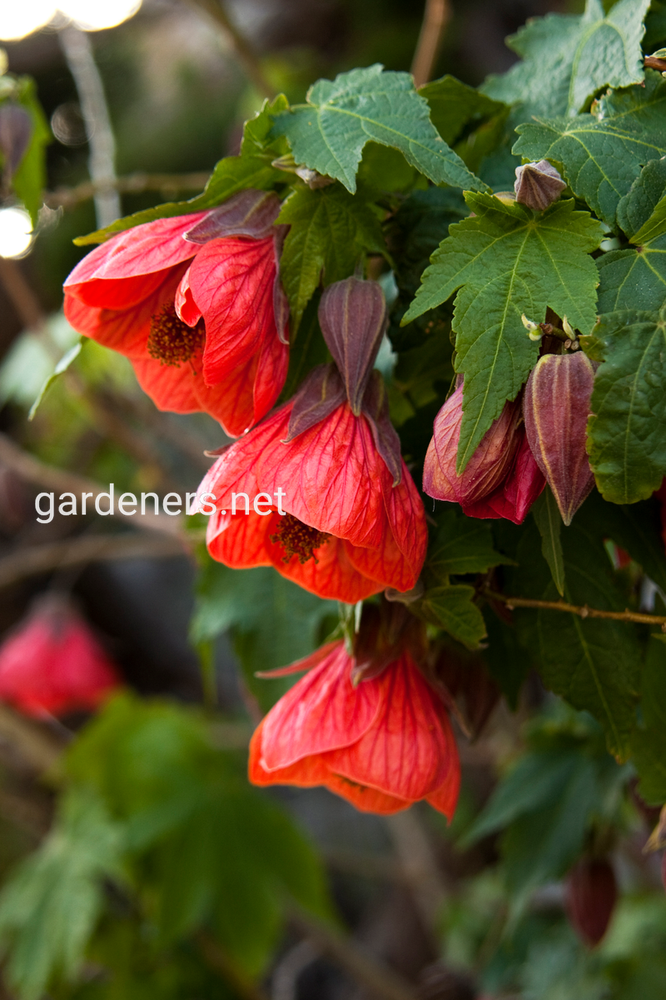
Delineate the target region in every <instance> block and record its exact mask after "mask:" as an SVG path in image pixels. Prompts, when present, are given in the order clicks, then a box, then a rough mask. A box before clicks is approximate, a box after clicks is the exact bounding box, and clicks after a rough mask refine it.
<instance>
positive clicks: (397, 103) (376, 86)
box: [272, 63, 486, 194]
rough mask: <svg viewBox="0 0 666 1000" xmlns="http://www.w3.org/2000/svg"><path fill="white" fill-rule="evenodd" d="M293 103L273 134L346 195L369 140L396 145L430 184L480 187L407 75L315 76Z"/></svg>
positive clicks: (375, 70)
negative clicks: (304, 97) (302, 97)
mask: <svg viewBox="0 0 666 1000" xmlns="http://www.w3.org/2000/svg"><path fill="white" fill-rule="evenodd" d="M307 101H308V103H307V104H299V105H295V106H294V107H292V108H290V109H289V110H288V111H285V112H283V113H282V114H278V115H276V116H275V125H274V127H273V132H272V135H274V136H281V135H284V136H286V137H287V139H288V141H289V145H290V146H291V150H292V153H293V155H294V158H295V160H296V161H297V163H299V164H304V165H305V166H306V167H309V168H310V169H311V170H317V171H318V172H319V173H320V174H324V175H326V176H328V177H333V178H335V179H336V180H339V181H341V183H342V184H344V186H345V187H346V188H347V190H348V191H351V193H352V194H353V193H354V192H355V191H356V172H357V170H358V165H359V163H360V161H361V156H362V153H363V147H364V146H365V144H366V143H367V142H370V141H373V142H377V143H380V144H381V145H383V146H392V147H394V148H395V149H399V150H400V152H401V153H402V154H403V155H404V157H405V159H406V160H407V162H408V163H411V164H412V166H414V167H416V168H417V169H418V170H420V171H421V173H422V174H425V175H426V177H428V178H429V179H430V180H431V181H433V183H435V184H451V185H452V186H454V187H462V188H472V189H474V190H485V187H486V186H485V184H484V183H483V182H482V181H480V180H479V179H478V177H475V176H474V174H472V173H470V171H469V170H468V169H467V167H466V166H465V164H464V163H463V161H462V160H461V159H460V157H459V156H457V154H456V153H454V152H453V150H452V149H450V147H449V146H447V144H446V143H445V142H444V140H443V139H442V138H441V136H440V135H439V133H438V132H437V130H436V128H435V127H434V125H433V124H432V122H431V121H430V117H429V109H428V104H427V102H426V101H425V100H424V99H423V98H422V97H419V95H418V94H417V92H416V90H415V89H414V81H413V79H412V77H411V75H410V74H409V73H395V72H384V71H383V69H382V66H381V65H379V64H378V63H376V64H375V65H374V66H370V67H368V68H367V69H354V70H351V72H349V73H340V74H339V75H338V76H337V77H336V78H335V80H333V81H331V80H319V81H318V82H317V83H315V84H314V86H313V87H311V88H310V90H309V91H308V94H307Z"/></svg>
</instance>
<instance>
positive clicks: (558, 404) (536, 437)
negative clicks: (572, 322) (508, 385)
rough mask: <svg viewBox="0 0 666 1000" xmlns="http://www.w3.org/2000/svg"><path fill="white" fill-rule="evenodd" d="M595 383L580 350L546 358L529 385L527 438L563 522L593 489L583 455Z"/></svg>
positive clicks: (524, 408)
mask: <svg viewBox="0 0 666 1000" xmlns="http://www.w3.org/2000/svg"><path fill="white" fill-rule="evenodd" d="M593 384H594V368H593V367H592V363H591V362H590V360H589V358H587V357H586V356H585V355H584V354H583V352H582V351H579V352H578V353H576V354H544V355H543V357H541V358H540V359H539V361H538V362H537V365H536V368H534V370H533V371H532V374H531V375H530V377H529V379H528V382H527V386H526V387H525V397H524V399H523V412H524V415H525V430H526V431H527V440H528V441H529V445H530V448H531V450H532V454H533V455H534V458H535V459H536V462H537V465H538V466H539V468H540V469H541V471H542V472H543V474H544V476H545V477H546V479H547V481H548V485H549V486H550V488H551V490H552V491H553V495H554V496H555V499H556V500H557V506H558V507H559V509H560V514H561V515H562V520H563V521H564V523H565V524H571V519H572V518H573V516H574V514H575V513H576V511H577V510H578V508H579V507H580V505H581V504H582V502H583V500H584V499H585V498H586V496H587V495H588V493H589V492H590V490H591V489H592V487H593V486H594V476H593V475H592V470H591V469H590V463H589V461H588V458H587V453H586V451H585V436H586V427H587V418H588V415H589V412H590V397H591V395H592V386H593Z"/></svg>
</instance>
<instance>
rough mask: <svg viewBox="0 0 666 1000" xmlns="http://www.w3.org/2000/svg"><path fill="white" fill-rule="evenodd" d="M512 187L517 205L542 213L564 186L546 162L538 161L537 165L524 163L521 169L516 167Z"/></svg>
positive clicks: (557, 196) (557, 174)
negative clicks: (514, 180)
mask: <svg viewBox="0 0 666 1000" xmlns="http://www.w3.org/2000/svg"><path fill="white" fill-rule="evenodd" d="M513 187H514V190H515V192H516V201H517V202H518V203H519V204H521V205H527V207H528V208H533V209H535V210H536V211H538V212H543V211H544V209H546V208H548V206H549V205H552V204H553V202H554V201H557V199H558V198H559V197H560V195H561V194H562V192H563V191H564V189H565V187H566V184H565V183H564V181H563V180H562V178H561V176H560V174H559V172H558V171H557V170H556V169H555V167H552V166H551V165H550V163H549V162H548V160H539V162H538V163H525V164H524V165H523V166H522V167H516V183H515V184H514V186H513Z"/></svg>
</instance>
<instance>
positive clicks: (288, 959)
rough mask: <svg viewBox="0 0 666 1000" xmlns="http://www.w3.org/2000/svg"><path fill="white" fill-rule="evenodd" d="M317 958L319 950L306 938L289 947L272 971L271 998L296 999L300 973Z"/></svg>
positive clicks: (275, 999)
mask: <svg viewBox="0 0 666 1000" xmlns="http://www.w3.org/2000/svg"><path fill="white" fill-rule="evenodd" d="M318 958H319V951H318V949H317V948H316V947H315V946H314V945H313V943H312V941H310V940H308V938H305V940H303V941H299V942H298V944H296V945H294V947H293V948H290V949H289V951H288V952H287V954H286V955H284V956H283V957H282V958H281V959H280V962H279V963H278V965H276V967H275V970H274V971H273V975H272V977H271V1000H297V997H298V980H299V978H300V975H301V973H302V972H303V971H304V970H305V969H307V967H308V965H311V964H312V962H314V961H316V960H317V959H318Z"/></svg>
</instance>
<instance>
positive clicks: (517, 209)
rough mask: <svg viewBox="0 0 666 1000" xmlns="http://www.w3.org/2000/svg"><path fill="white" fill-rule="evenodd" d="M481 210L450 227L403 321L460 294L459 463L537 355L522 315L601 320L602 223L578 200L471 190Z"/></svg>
mask: <svg viewBox="0 0 666 1000" xmlns="http://www.w3.org/2000/svg"><path fill="white" fill-rule="evenodd" d="M465 200H466V201H467V204H468V206H469V207H470V209H471V210H472V211H473V212H474V213H475V216H476V217H475V218H469V219H464V220H463V221H462V222H459V223H458V224H457V225H454V226H451V227H450V229H449V233H450V235H449V237H448V239H445V240H444V241H443V242H442V243H441V244H440V247H439V249H438V250H436V251H435V253H434V254H433V256H432V258H431V261H432V263H431V264H430V267H429V268H428V269H427V270H426V272H425V274H424V276H423V284H422V285H421V287H420V288H419V290H418V292H417V294H416V298H415V299H414V302H413V303H412V305H411V307H410V309H409V310H408V312H407V314H406V316H405V317H404V318H403V324H404V323H408V322H409V321H410V320H412V319H415V318H416V317H417V316H420V315H421V314H422V313H424V312H425V311H426V310H427V309H432V308H433V307H434V306H437V305H439V304H440V303H442V302H445V301H446V300H447V299H448V298H449V296H450V295H452V294H453V292H455V291H456V290H457V289H460V291H459V292H458V295H457V297H456V302H455V312H454V317H453V329H454V330H455V331H456V333H457V338H456V350H457V352H458V353H457V358H456V370H457V371H460V372H464V374H465V389H464V396H463V420H462V427H461V432H460V444H459V447H458V465H457V468H458V472H459V473H460V472H462V470H463V469H464V468H465V466H466V465H467V462H468V461H469V459H470V458H471V457H472V454H473V453H474V450H475V449H476V447H477V445H478V444H479V442H480V441H481V438H482V437H483V435H484V434H485V433H486V431H487V430H488V428H489V427H490V425H491V424H492V422H493V420H495V419H496V418H497V417H498V416H499V415H500V413H501V411H502V407H503V406H504V403H505V401H506V400H507V399H514V398H515V396H516V395H517V393H518V391H519V389H520V388H521V386H522V384H523V383H524V382H525V381H526V380H527V377H528V375H529V373H530V370H531V369H532V367H533V365H534V363H535V362H536V359H537V356H538V345H537V344H535V343H533V342H532V341H531V340H530V339H529V337H528V336H527V334H526V331H525V327H524V326H523V323H522V320H521V316H522V314H523V313H524V314H526V315H527V316H528V317H529V319H531V320H534V321H535V322H537V323H540V322H543V321H544V320H545V317H546V309H547V307H549V306H550V308H551V309H553V310H554V311H555V312H556V313H557V314H558V315H559V316H564V315H566V316H567V318H568V319H569V322H570V323H571V325H572V326H573V327H575V328H578V329H579V330H580V331H581V332H582V333H585V332H589V331H590V330H591V329H592V327H593V326H594V324H595V322H596V315H597V313H596V284H597V276H596V274H595V266H594V261H593V260H592V258H591V257H590V256H589V253H590V252H591V251H592V250H594V249H595V248H596V247H597V246H598V245H599V243H600V241H601V239H602V235H603V234H602V228H601V224H600V223H599V222H596V221H595V220H594V219H593V218H592V217H591V216H590V215H589V213H587V212H579V211H576V210H575V208H574V202H573V201H559V202H556V203H555V204H554V205H551V207H550V208H549V209H547V210H546V211H545V212H543V213H541V212H538V213H536V212H532V211H531V210H530V209H529V208H526V207H525V206H524V205H518V204H516V203H515V202H511V203H506V202H503V201H501V200H500V199H499V198H495V197H492V196H491V195H485V194H472V193H467V194H466V195H465Z"/></svg>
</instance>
